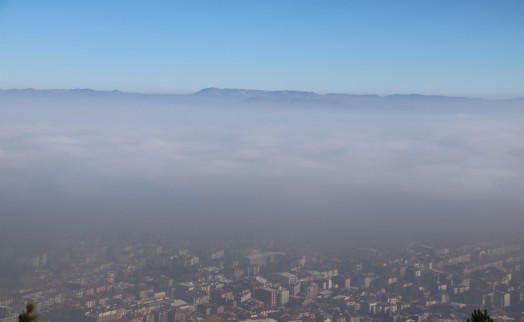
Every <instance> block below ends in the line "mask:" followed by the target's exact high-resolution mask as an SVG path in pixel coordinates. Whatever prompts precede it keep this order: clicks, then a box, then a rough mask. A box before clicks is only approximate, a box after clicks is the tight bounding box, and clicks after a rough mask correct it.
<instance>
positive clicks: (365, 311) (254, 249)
mask: <svg viewBox="0 0 524 322" xmlns="http://www.w3.org/2000/svg"><path fill="white" fill-rule="evenodd" d="M198 244H199V245H200V247H199V248H194V247H192V245H191V244H188V242H187V241H186V242H175V241H173V240H171V239H169V238H167V237H159V236H148V237H144V238H143V239H137V240H135V241H134V242H132V243H130V242H129V240H126V241H125V242H123V241H113V242H111V243H110V242H107V241H105V240H104V239H102V238H95V239H91V240H82V241H63V242H61V243H59V244H58V246H57V245H55V246H54V247H53V248H52V249H48V250H44V251H42V252H38V253H29V254H17V253H13V251H12V249H10V248H9V247H3V248H2V249H0V263H1V264H2V267H4V268H5V267H6V266H7V264H9V263H15V265H14V266H15V267H14V270H12V271H11V275H9V274H8V272H7V271H6V270H5V269H4V271H3V274H2V275H3V278H2V284H3V285H1V286H2V288H1V289H2V293H1V298H0V300H1V301H0V304H1V311H0V321H1V322H16V321H17V319H18V312H19V311H20V310H21V308H22V307H23V306H24V304H25V303H27V302H31V303H35V304H36V306H37V308H38V312H39V315H40V318H41V321H54V322H61V321H100V322H101V321H137V322H138V321H140V322H146V321H155V322H175V321H191V322H202V321H204V322H207V321H214V322H227V321H244V320H254V321H264V322H270V321H278V322H291V321H304V322H308V321H315V322H365V321H392V322H397V321H403V322H404V321H414V322H423V321H441V322H443V321H464V320H465V318H466V317H467V316H468V315H469V313H470V312H471V311H473V310H474V309H475V308H478V307H484V308H487V309H489V311H490V312H491V316H493V317H494V318H495V319H496V320H504V321H511V320H520V319H521V318H522V314H523V313H522V312H523V311H524V272H523V271H522V269H521V265H522V263H523V261H524V248H523V246H522V242H512V243H495V242H493V243H487V242H484V243H477V244H471V245H462V246H455V247H443V246H431V245H426V244H422V243H418V242H413V243H410V244H409V245H406V246H405V247H402V248H400V249H398V250H397V251H391V250H390V249H389V250H387V249H378V248H355V249H352V248H351V247H348V249H349V250H351V251H350V253H348V255H345V256H326V255H325V254H324V253H325V252H321V251H313V250H312V249H309V250H308V249H302V248H301V247H297V246H296V245H295V246H294V247H286V246H278V245H276V244H275V243H274V242H272V241H266V242H263V243H260V244H259V245H253V242H252V241H251V242H250V241H248V240H246V241H237V242H234V243H231V244H230V245H228V246H227V247H221V246H220V244H217V243H213V242H210V243H209V244H208V247H205V248H203V243H202V240H201V242H200V243H198ZM181 245H183V246H181ZM212 245H214V246H212ZM14 276H16V279H14V278H13V277H14Z"/></svg>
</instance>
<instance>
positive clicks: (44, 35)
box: [0, 0, 524, 98]
mask: <svg viewBox="0 0 524 322" xmlns="http://www.w3.org/2000/svg"><path fill="white" fill-rule="evenodd" d="M523 15H524V1H520V0H518V1H509V0H508V1H495V0H493V1H422V0H419V1H402V0H400V1H391V0H388V1H378V0H377V1H375V0H367V1H364V0H363V1H335V0H333V1H313V0H311V1H304V0H301V1H298V0H297V1H292V0H289V1H283V0H274V1H273V0H242V1H227V0H224V1H216V0H213V1H200V0H191V1H189V0H188V1H132V0H125V1H119V0H89V1H71V0H40V1H30V0H23V1H20V0H0V88H4V89H6V88H27V87H32V88H39V89H46V88H93V89H99V90H112V89H119V90H123V91H138V92H174V93H187V92H192V91H196V90H199V89H201V88H205V87H215V86H216V87H234V88H256V89H269V90H281V89H291V90H309V91H316V92H319V93H327V92H341V93H377V94H392V93H421V94H444V95H465V96H479V97H488V98H498V97H517V96H524V19H523V18H522V17H523Z"/></svg>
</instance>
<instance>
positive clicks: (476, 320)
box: [468, 309, 493, 322]
mask: <svg viewBox="0 0 524 322" xmlns="http://www.w3.org/2000/svg"><path fill="white" fill-rule="evenodd" d="M468 322H493V319H492V318H491V316H489V314H488V310H486V309H484V312H483V311H482V310H481V309H477V310H474V311H473V313H471V319H468Z"/></svg>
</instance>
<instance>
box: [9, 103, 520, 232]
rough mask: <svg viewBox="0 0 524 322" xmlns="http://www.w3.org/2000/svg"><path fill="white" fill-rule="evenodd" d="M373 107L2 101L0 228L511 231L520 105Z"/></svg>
mask: <svg viewBox="0 0 524 322" xmlns="http://www.w3.org/2000/svg"><path fill="white" fill-rule="evenodd" d="M388 104H389V105H388ZM388 104H386V105H387V108H384V107H381V108H366V106H361V107H359V108H357V109H355V108H353V109H349V108H348V109H344V108H340V106H337V107H330V106H319V107H313V108H311V107H309V108H304V109H301V108H300V107H297V106H292V107H290V106H289V105H285V104H283V105H282V106H279V105H272V106H259V105H255V106H252V105H250V104H249V103H245V104H243V105H242V104H240V105H239V104H236V105H234V106H230V105H227V104H222V103H220V101H219V100H217V103H216V104H214V103H213V102H208V103H206V104H205V105H198V106H192V105H189V104H172V105H170V104H160V103H154V104H145V105H130V106H128V107H126V105H125V104H122V103H121V102H120V103H119V102H118V101H116V102H112V101H110V100H108V101H103V102H102V103H101V102H100V101H93V102H90V101H89V99H85V98H84V100H83V101H82V102H81V105H79V106H75V105H74V104H72V103H71V102H67V103H60V102H59V103H57V102H51V103H50V102H47V101H30V100H25V101H14V102H13V101H4V102H3V103H2V105H1V108H0V115H2V114H3V117H0V211H1V212H2V217H4V218H8V220H7V221H4V222H8V224H7V225H2V229H4V230H10V229H11V230H16V229H20V226H21V225H23V224H24V223H25V222H27V221H32V222H33V223H34V222H36V223H38V224H37V225H38V226H39V227H40V228H41V229H43V230H46V231H47V230H49V231H53V230H55V231H57V230H58V231H60V230H62V227H66V226H67V227H69V226H68V225H71V227H73V226H74V227H77V228H78V227H83V228H81V229H85V230H88V229H95V228H96V227H99V226H100V223H104V222H105V223H107V227H115V226H118V225H122V226H126V225H129V226H132V225H136V227H135V228H136V229H141V227H145V226H144V225H146V226H148V227H149V226H151V227H157V226H159V227H160V226H164V227H163V228H164V229H165V228H166V227H165V226H166V223H168V224H169V225H171V226H172V227H173V230H176V229H180V228H181V227H185V228H184V229H189V230H193V231H195V232H198V231H202V230H209V229H212V230H215V231H219V232H222V233H230V234H231V233H234V232H235V231H238V230H243V231H249V230H253V232H254V233H255V234H260V235H263V234H265V233H266V232H267V231H269V232H270V233H268V235H279V234H280V235H281V236H286V238H289V239H293V238H295V237H296V238H298V237H299V236H301V235H303V234H305V232H308V233H312V234H314V235H315V236H317V237H319V238H320V236H330V235H334V234H335V235H336V234H338V235H341V236H342V235H348V236H350V235H352V236H359V238H360V240H362V239H365V238H380V237H383V238H384V239H387V238H405V239H409V238H411V237H412V238H417V237H426V238H430V237H429V236H431V238H435V239H438V238H445V236H454V237H457V236H460V235H461V234H468V231H467V229H468V227H484V230H483V231H484V232H486V233H488V232H493V234H494V236H495V235H497V236H499V235H500V236H503V235H507V234H514V233H517V232H518V229H515V227H516V225H520V224H522V223H523V220H522V219H521V217H524V216H523V215H524V213H523V210H524V201H523V199H522V191H524V127H522V124H524V113H523V112H522V111H519V110H518V109H507V110H506V109H505V108H504V105H503V104H502V103H501V106H499V107H498V108H499V111H498V112H497V111H496V112H494V111H491V110H488V111H486V109H485V108H483V109H479V111H478V112H477V113H475V106H474V105H475V102H467V103H463V105H464V106H463V107H462V106H458V107H456V108H453V109H449V108H446V109H444V108H443V109H439V108H438V106H437V107H435V106H432V107H431V108H424V106H422V105H424V103H423V102H421V103H420V104H421V106H420V108H417V107H410V108H404V106H402V105H401V103H395V102H391V103H388ZM399 104H400V105H399ZM442 104H443V105H445V102H443V103H442ZM444 107H445V106H444ZM494 108H495V107H494ZM75 225H76V226H75ZM283 226H284V227H285V229H284V228H283ZM11 227H12V228H11ZM366 236H367V237H366ZM439 236H440V237H439Z"/></svg>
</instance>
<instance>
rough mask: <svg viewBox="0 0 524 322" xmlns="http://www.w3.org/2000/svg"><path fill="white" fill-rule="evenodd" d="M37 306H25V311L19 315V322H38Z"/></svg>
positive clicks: (31, 304)
mask: <svg viewBox="0 0 524 322" xmlns="http://www.w3.org/2000/svg"><path fill="white" fill-rule="evenodd" d="M35 308H36V307H35V305H34V304H33V303H28V304H27V305H26V306H25V311H24V312H22V313H20V314H19V315H18V322H36V321H38V314H36V313H35Z"/></svg>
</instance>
